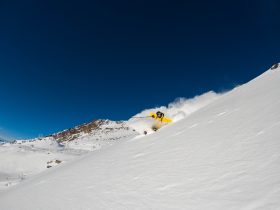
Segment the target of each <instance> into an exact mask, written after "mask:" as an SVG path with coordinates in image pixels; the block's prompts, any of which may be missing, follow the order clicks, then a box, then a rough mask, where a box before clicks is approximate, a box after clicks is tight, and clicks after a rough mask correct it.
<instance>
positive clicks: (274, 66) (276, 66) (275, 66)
mask: <svg viewBox="0 0 280 210" xmlns="http://www.w3.org/2000/svg"><path fill="white" fill-rule="evenodd" d="M278 67H280V63H276V64H274V65H273V66H272V67H271V68H270V69H271V70H274V69H277V68H278Z"/></svg>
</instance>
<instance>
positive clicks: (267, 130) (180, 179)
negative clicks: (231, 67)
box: [0, 68, 280, 210]
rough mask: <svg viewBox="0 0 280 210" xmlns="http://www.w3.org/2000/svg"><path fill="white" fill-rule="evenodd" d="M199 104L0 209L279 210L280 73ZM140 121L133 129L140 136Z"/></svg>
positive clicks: (71, 166) (34, 181)
mask: <svg viewBox="0 0 280 210" xmlns="http://www.w3.org/2000/svg"><path fill="white" fill-rule="evenodd" d="M210 95H211V96H210ZM198 98H200V97H198ZM198 98H196V99H194V100H193V104H192V103H191V101H183V102H182V103H181V105H180V103H176V105H173V106H172V105H170V106H169V107H168V108H161V110H162V111H165V112H166V113H167V115H169V116H170V117H175V118H176V117H177V118H176V120H175V121H176V122H175V123H172V124H170V125H168V126H165V127H163V128H162V129H160V130H159V131H158V132H156V133H151V134H150V135H147V136H144V135H138V136H136V137H133V138H127V139H120V140H119V141H116V142H115V144H113V145H112V146H109V147H102V148H101V149H99V150H97V151H93V152H88V153H87V154H86V155H82V156H79V157H78V158H77V157H76V158H75V159H73V160H71V161H68V162H67V163H65V164H61V165H59V166H58V167H53V168H50V169H49V170H46V171H44V172H42V173H39V174H37V175H35V176H32V177H31V178H29V179H27V180H25V181H24V182H22V183H20V184H18V185H16V186H14V187H11V188H10V189H9V190H5V191H2V192H1V193H0V209H4V210H14V209H18V210H30V209H40V210H45V209H46V210H49V209H54V210H56V209H57V210H58V209H59V210H61V209H65V210H66V209H67V210H68V209H77V210H79V209H81V210H82V209H83V210H84V209H170V210H171V209H182V210H183V209H188V210H189V209H190V210H192V209H199V210H205V209H207V210H208V209H213V210H214V209H215V210H216V209H221V210H224V209H226V210H231V209H234V210H235V209H236V210H240V209H244V210H249V209H265V210H266V209H273V210H274V209H275V210H276V209H279V208H280V109H279V107H280V69H279V68H278V69H274V70H269V71H267V72H265V73H264V74H262V75H261V76H259V77H258V78H256V79H254V80H252V81H251V82H249V83H247V84H245V85H242V86H239V87H238V88H235V89H234V90H232V91H230V92H228V93H226V94H223V95H216V94H215V93H208V94H206V95H205V98H203V96H202V98H201V101H200V102H198V101H199V100H200V99H199V100H198ZM195 101H196V102H195ZM202 101H203V102H202ZM188 103H189V104H188ZM195 103H197V104H196V105H194V104H195ZM198 104H199V105H198ZM192 105H193V110H192V108H191V106H192ZM149 112H150V110H146V111H144V112H143V113H140V114H139V116H141V115H145V114H147V113H149ZM137 116H138V115H137ZM141 120H142V124H141ZM141 120H139V119H138V120H133V119H131V120H129V122H128V123H129V124H130V125H131V126H134V127H135V128H136V129H138V130H139V129H140V130H141V129H144V128H145V126H146V125H147V121H146V120H145V119H141ZM1 149H2V148H1ZM1 154H2V152H1ZM70 158H71V157H70ZM69 160H70V159H69ZM6 161H7V160H5V162H6ZM11 163H13V161H11ZM2 164H3V162H2V157H1V164H0V165H2ZM4 165H5V164H3V165H2V166H1V167H3V166H4ZM1 167H0V170H1V171H2V170H4V171H5V170H7V171H8V169H3V168H1ZM17 167H18V166H17ZM17 167H16V169H17ZM13 170H15V168H14V167H11V168H10V173H13ZM32 170H33V169H32ZM4 171H3V172H4ZM3 174H4V173H3ZM0 177H1V176H0Z"/></svg>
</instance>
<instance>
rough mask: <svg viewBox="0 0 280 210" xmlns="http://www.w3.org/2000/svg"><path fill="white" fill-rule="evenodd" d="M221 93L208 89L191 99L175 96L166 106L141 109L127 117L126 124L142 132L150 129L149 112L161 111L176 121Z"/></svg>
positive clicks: (151, 120) (208, 102)
mask: <svg viewBox="0 0 280 210" xmlns="http://www.w3.org/2000/svg"><path fill="white" fill-rule="evenodd" d="M221 95H222V93H215V92H214V91H209V92H207V93H204V94H202V95H199V96H195V97H194V98H191V99H186V98H177V99H176V100H175V101H174V102H172V103H170V104H169V105H168V106H161V107H156V108H153V109H146V110H144V111H142V112H141V113H139V114H137V115H135V116H133V117H132V118H131V119H129V120H128V124H129V125H130V126H131V127H132V128H134V129H135V130H136V131H138V132H139V133H143V132H144V131H148V132H149V131H150V130H151V125H152V124H153V122H154V120H153V119H152V118H150V117H148V116H149V114H150V113H151V112H156V111H161V112H163V113H164V114H165V116H166V117H169V118H171V119H172V120H173V122H177V121H179V120H182V119H184V118H186V117H187V116H189V115H190V114H192V113H194V112H195V111H197V110H199V109H201V108H202V107H204V106H206V105H208V104H210V103H211V102H213V101H214V100H216V99H217V98H219V97H220V96H221ZM141 117H144V118H141ZM145 117H146V118H145Z"/></svg>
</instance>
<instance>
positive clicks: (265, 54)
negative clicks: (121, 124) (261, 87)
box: [0, 0, 280, 138]
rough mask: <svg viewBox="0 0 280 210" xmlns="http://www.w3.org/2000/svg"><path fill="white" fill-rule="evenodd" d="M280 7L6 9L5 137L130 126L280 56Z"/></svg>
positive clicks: (142, 4) (70, 5) (2, 24)
mask: <svg viewBox="0 0 280 210" xmlns="http://www.w3.org/2000/svg"><path fill="white" fill-rule="evenodd" d="M279 6H280V5H279V1H277V0H263V1H259V0H254V1H246V0H243V1H239V0H236V1H224V0H220V1H215V0H212V1H209V0H207V1H199V0H193V1H188V0H186V1H176V0H170V1H166V0H160V1H151V0H149V1H143V0H141V1H122V0H120V1H115V0H100V1H94V0H93V1H71V0H68V1H57V0H55V1H45V0H44V1H40V0H36V1H28V0H27V1H13V0H12V1H8V0H7V1H1V3H0V30H1V33H0V100H1V101H0V137H1V136H2V137H7V136H9V137H16V138H30V137H37V136H38V135H47V134H50V133H53V132H57V131H59V130H62V129H66V128H69V127H72V126H75V125H77V124H80V123H83V122H86V121H90V120H92V119H98V118H109V119H112V120H125V119H128V118H129V117H130V116H132V115H134V114H136V113H138V112H139V111H141V110H143V109H145V108H150V107H155V106H159V105H166V104H168V103H169V102H171V101H173V100H174V99H175V98H177V97H187V98H188V97H193V96H195V95H198V94H201V93H203V92H206V91H209V90H214V91H224V90H228V89H231V88H232V87H234V86H235V85H238V84H242V83H245V82H247V81H249V80H251V79H253V78H254V77H256V76H257V75H259V74H261V73H262V72H263V71H265V70H266V69H268V68H269V67H270V66H271V65H272V64H273V63H276V62H279V56H280V48H279V46H280V38H279V37H280V12H279Z"/></svg>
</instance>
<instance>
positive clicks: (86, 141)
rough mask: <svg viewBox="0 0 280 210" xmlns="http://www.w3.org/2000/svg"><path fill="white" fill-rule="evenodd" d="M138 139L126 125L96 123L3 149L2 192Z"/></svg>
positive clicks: (102, 121) (3, 146) (1, 158)
mask: <svg viewBox="0 0 280 210" xmlns="http://www.w3.org/2000/svg"><path fill="white" fill-rule="evenodd" d="M136 135H138V133H137V132H135V131H134V130H133V129H131V128H129V127H128V126H127V125H126V123H125V122H114V121H109V120H94V121H92V122H89V123H85V124H82V125H79V126H76V127H74V128H71V129H67V130H64V131H62V132H59V133H55V134H52V135H49V136H47V137H43V138H36V139H31V140H17V141H14V142H11V143H5V144H3V145H0V160H1V162H0V190H6V189H7V187H10V186H13V185H15V184H18V183H19V182H21V181H23V180H25V179H27V178H29V177H31V176H33V175H36V174H38V173H41V172H43V171H45V170H47V169H49V168H51V167H54V166H57V165H59V164H61V163H66V162H68V161H70V160H73V159H75V158H78V157H79V156H81V155H85V154H87V153H88V152H89V151H94V150H98V149H101V148H104V147H107V146H110V145H113V144H114V143H115V142H116V141H117V140H119V139H126V138H132V137H134V136H136Z"/></svg>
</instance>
